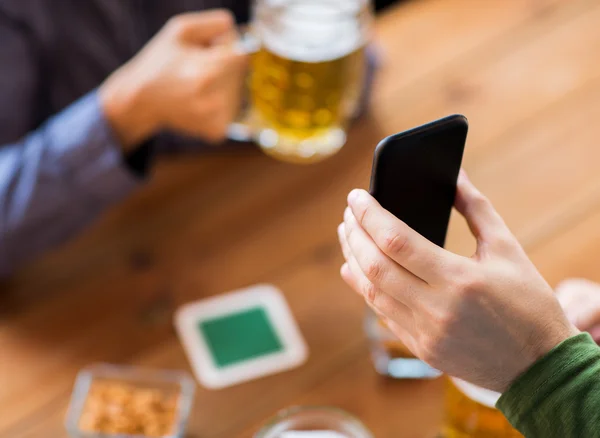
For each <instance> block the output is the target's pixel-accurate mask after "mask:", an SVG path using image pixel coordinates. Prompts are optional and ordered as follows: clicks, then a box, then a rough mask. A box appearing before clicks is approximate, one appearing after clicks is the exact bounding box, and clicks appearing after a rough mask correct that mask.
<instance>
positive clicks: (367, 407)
mask: <svg viewBox="0 0 600 438" xmlns="http://www.w3.org/2000/svg"><path fill="white" fill-rule="evenodd" d="M599 24H600V3H599V2H598V1H597V0H570V1H568V0H564V1H559V0H486V1H474V0H420V1H413V2H408V3H406V4H403V5H401V6H399V7H397V8H395V9H391V10H389V11H388V12H387V13H386V14H385V15H383V16H381V17H380V18H379V20H378V22H377V25H376V39H377V41H378V42H379V44H380V47H381V51H382V58H383V65H382V68H381V71H380V72H379V73H378V76H377V83H376V87H375V91H374V93H373V96H372V106H371V111H370V114H369V116H367V117H365V118H364V119H363V120H362V121H361V122H360V123H358V124H357V125H356V126H355V127H354V128H353V129H352V131H351V135H350V141H349V143H348V144H347V146H346V147H345V148H344V150H343V151H342V152H341V153H339V154H338V155H337V156H336V157H334V158H332V159H330V160H328V161H326V162H323V163H321V164H317V165H312V166H293V165H288V164H283V163H279V162H276V161H273V160H271V159H269V158H267V157H265V156H263V155H262V154H260V153H259V152H257V151H254V150H250V149H248V150H244V151H242V152H238V153H223V154H214V155H211V156H208V157H207V156H185V157H178V158H174V159H170V160H163V161H162V162H161V163H160V164H159V165H158V166H157V169H156V172H155V175H154V177H153V178H152V179H151V181H149V183H148V184H147V185H146V186H145V187H144V188H143V189H142V190H141V191H140V192H138V193H137V194H136V195H135V196H133V197H132V198H130V199H128V200H127V201H126V202H124V203H123V204H122V205H120V206H118V207H117V208H115V209H114V210H112V211H111V212H109V214H107V215H106V217H104V218H103V219H102V220H101V221H100V222H99V223H98V224H97V225H95V226H94V227H93V229H91V230H89V231H88V232H86V233H85V234H84V235H83V236H81V237H80V238H78V239H76V240H75V241H74V242H71V243H70V244H68V245H67V246H66V247H64V248H62V249H60V250H58V251H57V252H55V253H53V254H51V255H49V256H47V257H45V258H43V259H42V260H40V261H38V262H36V263H34V264H32V265H30V266H28V267H26V268H24V269H23V270H22V271H21V272H19V273H18V274H16V275H15V276H14V277H13V278H12V279H10V280H8V281H7V282H6V283H5V284H3V285H2V289H3V293H2V294H0V295H2V301H1V302H0V438H25V437H41V438H46V437H52V438H54V437H63V436H66V432H65V430H64V427H63V418H64V414H65V409H66V407H67V404H68V401H69V397H70V391H71V388H72V385H73V381H74V378H75V376H76V374H77V372H78V371H79V370H80V369H81V368H82V367H84V366H86V365H88V364H90V363H93V362H98V361H101V362H111V363H119V364H138V365H144V366H150V367H158V368H178V369H189V366H188V363H187V361H186V358H185V357H184V354H183V351H182V349H181V346H180V344H179V342H178V340H177V338H176V336H175V333H174V329H173V325H172V315H173V311H174V310H175V309H176V308H177V307H178V306H179V305H181V304H184V303H186V302H188V301H191V300H195V299H199V298H202V297H208V296H211V295H215V294H219V293H221V292H225V291H228V290H232V289H236V288H239V287H242V286H247V285H251V284H254V283H258V282H269V283H274V284H276V285H277V286H279V287H280V288H281V289H282V290H283V291H284V292H285V294H286V296H287V298H288V300H289V303H290V305H291V307H292V309H293V312H294V314H295V316H296V318H297V320H298V322H299V324H300V327H301V330H302V332H303V333H304V335H305V337H306V339H307V341H308V344H309V347H310V351H311V356H310V360H309V361H308V363H307V364H306V365H305V366H303V367H302V368H300V369H297V370H294V371H291V372H287V373H284V374H280V375H277V376H274V377H269V378H266V379H262V380H259V381H255V382H252V383H249V384H244V385H241V386H237V387H234V388H230V389H226V390H222V391H216V392H213V391H208V390H205V389H203V388H198V391H197V397H196V402H195V407H194V411H193V415H192V419H191V421H190V424H189V435H190V437H194V438H232V437H234V438H236V437H250V436H252V433H253V431H255V430H256V429H257V428H258V427H259V425H260V424H261V423H262V422H263V421H264V420H265V419H266V418H268V417H269V416H271V415H272V414H274V413H275V412H276V411H277V410H279V409H280V408H283V407H286V406H289V405H296V404H330V405H335V406H339V407H341V408H343V409H346V410H348V411H349V412H351V413H354V414H356V415H357V416H358V417H360V418H361V419H362V420H363V421H364V422H365V423H366V424H367V425H368V427H369V428H370V429H372V431H373V432H374V434H375V435H376V436H377V437H381V438H386V437H400V438H403V437H407V438H413V437H414V438H420V437H429V436H431V435H432V434H433V433H434V432H435V430H436V428H437V427H438V426H439V424H440V421H441V419H442V414H443V412H442V395H443V382H442V381H441V380H440V381H433V382H398V381H386V380H384V379H381V378H379V377H377V376H376V374H375V373H374V371H373V369H372V366H371V364H370V361H369V358H368V349H367V342H366V340H365V336H364V334H363V331H362V327H361V324H362V318H363V311H364V308H363V304H362V303H361V301H360V300H359V299H358V297H356V296H355V295H354V294H353V293H351V292H350V291H349V290H348V288H347V287H346V286H345V285H344V284H343V283H342V281H341V280H340V279H339V275H338V269H339V266H340V264H341V260H342V259H341V256H340V252H339V250H338V247H337V242H336V234H335V228H336V225H337V224H338V222H339V221H340V220H341V217H342V211H343V207H344V205H345V195H346V193H347V192H348V191H349V190H350V189H351V188H353V187H366V186H367V183H368V176H369V172H370V166H371V156H372V151H373V148H374V146H375V144H376V143H377V142H378V141H379V140H380V139H381V138H382V137H383V136H385V135H388V134H391V133H393V132H397V131H400V130H403V129H405V128H409V127H411V126H414V125H416V124H419V123H422V122H426V121H429V120H431V119H434V118H437V117H439V116H443V115H446V114H449V113H454V112H460V113H464V114H466V115H467V116H468V118H469V119H470V122H471V131H470V137H469V141H468V151H467V154H466V158H465V167H466V168H467V170H468V171H469V172H470V175H471V177H472V179H473V180H474V182H475V183H476V184H477V185H478V186H479V187H480V188H481V189H482V190H483V191H484V192H486V193H487V194H488V195H489V196H490V198H491V199H492V200H493V201H494V203H495V204H496V206H497V208H498V209H499V211H500V212H501V213H502V214H503V215H504V216H505V218H506V220H507V222H508V224H509V225H510V226H511V227H512V229H513V231H514V232H515V233H516V235H517V236H518V237H519V239H520V240H521V242H522V243H523V245H524V246H525V247H526V249H527V251H528V252H529V254H530V255H531V257H532V258H533V259H534V261H535V262H536V264H537V265H538V266H539V268H540V269H541V271H542V272H543V274H544V275H545V276H547V278H548V280H549V281H550V282H551V284H553V285H554V284H556V283H557V282H558V281H560V280H561V279H562V278H564V277H568V276H584V277H587V278H591V279H594V280H599V281H600V270H599V269H598V265H599V261H600V171H599V165H598V163H599V162H600V147H599V146H600V118H599V116H600V25H599ZM448 246H449V248H450V249H452V250H454V251H457V252H460V253H464V254H467V253H469V252H470V251H472V249H473V241H472V239H471V238H470V236H469V234H468V232H467V229H466V227H465V225H464V223H463V222H462V221H461V220H458V219H457V218H453V220H452V224H451V232H450V237H449V245H448Z"/></svg>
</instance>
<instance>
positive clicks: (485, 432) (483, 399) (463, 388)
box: [441, 378, 523, 438]
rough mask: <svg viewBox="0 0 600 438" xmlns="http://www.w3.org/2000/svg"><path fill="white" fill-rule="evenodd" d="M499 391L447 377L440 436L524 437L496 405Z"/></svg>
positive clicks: (449, 437)
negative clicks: (442, 426) (442, 424)
mask: <svg viewBox="0 0 600 438" xmlns="http://www.w3.org/2000/svg"><path fill="white" fill-rule="evenodd" d="M499 398H500V394H498V393H497V392H494V391H489V390H487V389H483V388H480V387H478V386H475V385H472V384H470V383H467V382H465V381H462V380H459V379H454V378H452V379H449V380H448V386H447V390H446V405H445V410H446V412H445V416H446V419H445V421H444V429H443V433H442V435H441V437H443V438H523V435H521V434H520V433H519V432H517V431H516V430H515V429H514V428H513V427H512V426H511V424H510V423H509V422H508V420H507V419H506V418H505V417H504V415H502V412H500V411H499V410H498V409H496V408H495V405H496V402H497V401H498V399H499Z"/></svg>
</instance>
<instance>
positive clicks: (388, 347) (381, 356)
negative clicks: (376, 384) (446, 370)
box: [365, 310, 442, 379]
mask: <svg viewBox="0 0 600 438" xmlns="http://www.w3.org/2000/svg"><path fill="white" fill-rule="evenodd" d="M365 331H366V333H367V337H368V338H369V344H370V348H371V357H372V359H373V364H374V365H375V369H376V370H377V372H378V373H379V374H381V375H384V376H387V377H392V378H394V379H434V378H436V377H439V376H441V375H442V373H441V372H440V371H438V370H436V369H435V368H432V367H430V366H429V365H427V364H426V363H425V362H423V361H422V360H420V359H417V358H416V357H415V356H414V355H413V354H412V353H411V352H410V350H409V349H408V348H406V346H405V345H404V344H403V343H402V342H400V341H399V340H398V338H397V337H396V336H394V334H393V333H392V332H391V331H390V330H389V329H388V328H387V326H386V325H385V323H384V322H383V321H382V320H381V319H379V318H378V317H377V316H376V315H375V314H374V313H373V312H372V311H371V310H368V311H367V316H366V318H365Z"/></svg>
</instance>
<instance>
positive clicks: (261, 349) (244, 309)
mask: <svg viewBox="0 0 600 438" xmlns="http://www.w3.org/2000/svg"><path fill="white" fill-rule="evenodd" d="M175 327H176V329H177V333H178V335H179V338H180V339H181V342H182V344H183V346H184V349H185V352H186V354H187V357H188V359H189V361H190V362H191V365H192V368H193V371H194V374H195V375H196V378H197V379H198V381H199V382H200V383H201V384H202V385H203V386H205V387H207V388H211V389H219V388H224V387H227V386H231V385H235V384H238V383H241V382H245V381H248V380H253V379H257V378H260V377H264V376H267V375H269V374H274V373H278V372H281V371H285V370H288V369H291V368H295V367H297V366H300V365H302V364H303V363H304V362H305V361H306V359H307V358H308V349H307V347H306V343H305V342H304V339H303V338H302V335H301V333H300V330H299V329H298V326H297V324H296V321H295V320H294V317H293V316H292V313H291V312H290V309H289V307H288V305H287V303H286V301H285V298H284V297H283V294H282V293H281V292H280V291H279V290H278V289H277V288H276V287H274V286H272V285H267V284H263V285H257V286H252V287H249V288H247V289H242V290H238V291H234V292H230V293H227V294H225V295H220V296H217V297H214V298H208V299H205V300H201V301H197V302H194V303H190V304H187V305H185V306H183V307H181V308H180V309H179V310H178V311H177V313H176V314H175Z"/></svg>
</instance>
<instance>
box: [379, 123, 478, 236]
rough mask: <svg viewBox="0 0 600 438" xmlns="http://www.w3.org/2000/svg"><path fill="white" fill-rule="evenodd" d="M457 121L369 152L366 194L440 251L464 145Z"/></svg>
mask: <svg viewBox="0 0 600 438" xmlns="http://www.w3.org/2000/svg"><path fill="white" fill-rule="evenodd" d="M467 131H468V123H467V119H466V118H465V117H463V116H459V115H456V116H450V117H446V118H444V119H441V120H438V121H435V122H432V123H429V124H427V125H423V126H420V127H418V128H415V129H411V130H409V131H406V132H402V133H399V134H395V135H392V136H390V137H387V138H386V139H384V140H383V141H382V142H381V143H379V145H377V148H376V149H375V158H374V161H373V173H372V176H371V194H372V195H373V196H374V197H375V199H377V200H378V201H379V203H380V204H381V205H382V206H383V207H384V208H385V209H386V210H388V211H390V212H391V213H392V214H393V215H394V216H396V217H397V218H399V219H401V220H402V221H404V222H405V223H406V224H407V225H408V226H410V227H411V228H412V229H414V230H415V231H417V232H418V233H419V234H421V235H423V236H424V237H426V238H427V239H429V240H430V241H432V242H433V243H435V244H437V245H439V246H442V247H443V246H444V243H445V241H446V234H447V231H448V222H449V221H450V213H451V212H452V206H453V205H454V198H455V196H456V180H457V178H458V173H459V171H460V167H461V162H462V157H463V151H464V147H465V142H466V139H467Z"/></svg>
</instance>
